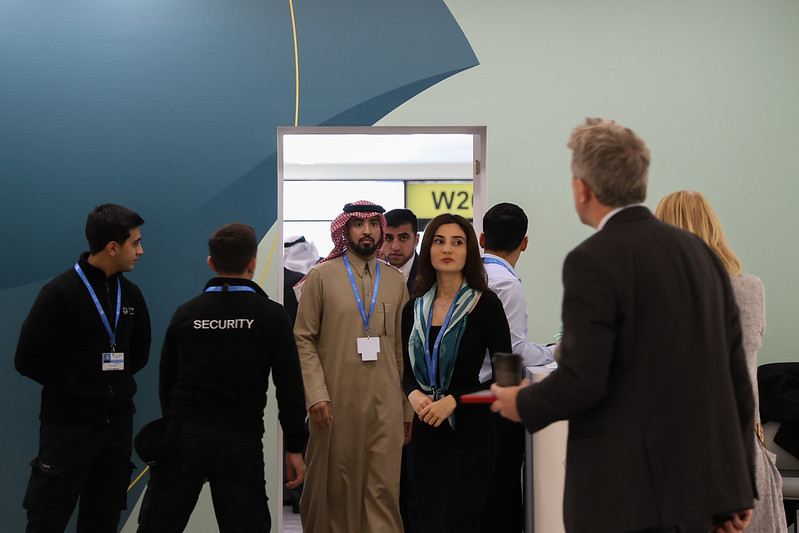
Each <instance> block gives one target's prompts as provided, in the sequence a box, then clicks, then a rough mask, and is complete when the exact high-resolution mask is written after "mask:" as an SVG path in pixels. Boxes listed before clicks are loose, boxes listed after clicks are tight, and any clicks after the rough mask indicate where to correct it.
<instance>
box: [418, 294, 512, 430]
mask: <svg viewBox="0 0 799 533" xmlns="http://www.w3.org/2000/svg"><path fill="white" fill-rule="evenodd" d="M414 302H415V300H411V301H409V302H408V303H407V304H405V308H404V309H403V311H402V341H403V344H402V351H403V355H404V361H405V372H404V374H403V379H402V386H403V389H404V391H405V394H406V395H408V394H410V393H411V392H412V391H413V390H415V389H418V388H419V384H418V383H417V382H416V377H415V376H414V375H413V369H412V368H411V361H410V356H409V353H408V339H409V338H410V335H411V331H412V330H413V304H414ZM467 321H468V322H467V323H466V329H465V330H464V332H463V338H462V339H461V344H460V347H459V348H458V358H457V361H456V362H455V368H454V369H453V370H452V377H451V378H450V383H449V391H447V393H448V394H452V395H453V396H454V397H455V400H456V401H457V403H458V406H459V407H460V404H461V401H460V395H461V394H467V393H470V392H475V391H477V390H480V389H487V388H488V387H489V385H490V383H483V384H481V383H480V368H482V365H483V361H484V360H485V355H486V349H488V350H489V351H490V352H491V354H492V355H493V354H494V353H496V352H510V351H511V344H510V330H509V328H508V319H507V318H506V317H505V310H504V309H503V308H502V302H500V300H499V298H498V297H497V295H496V294H494V293H493V292H488V291H486V292H484V293H483V294H482V295H481V296H480V300H479V301H478V302H477V304H476V305H475V306H474V309H473V310H472V312H471V313H469V316H468V318H467ZM439 329H440V327H436V326H433V327H432V328H431V330H432V331H431V333H430V335H431V336H432V337H433V339H435V335H436V334H437V333H438V330H439ZM455 412H456V413H457V409H456V411H455ZM456 416H457V415H456Z"/></svg>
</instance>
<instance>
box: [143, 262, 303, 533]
mask: <svg viewBox="0 0 799 533" xmlns="http://www.w3.org/2000/svg"><path fill="white" fill-rule="evenodd" d="M160 368H161V376H160V384H159V395H160V398H161V408H162V410H163V413H164V416H165V417H167V418H168V420H169V422H168V423H169V425H170V428H169V429H168V430H167V434H168V435H171V439H172V441H173V442H172V444H171V445H170V448H171V451H170V452H169V453H168V455H167V458H166V459H164V460H163V461H161V462H160V463H159V464H156V465H154V466H153V468H152V475H151V477H150V481H149V483H148V485H147V492H146V494H145V497H144V501H143V503H142V511H141V514H140V516H139V531H140V532H151V531H157V532H168V531H183V529H184V528H185V527H186V524H187V523H188V520H189V517H190V516H191V512H192V510H193V509H194V506H195V504H196V502H197V497H198V496H199V493H200V490H201V488H202V485H203V482H204V480H205V479H206V478H207V479H208V480H209V481H210V484H211V495H212V498H213V502H214V512H215V513H216V518H217V522H218V523H219V528H220V531H248V532H249V531H268V530H269V528H270V523H271V520H270V516H269V510H268V507H267V497H266V491H265V488H264V485H265V481H264V460H263V443H262V436H263V432H264V424H263V413H264V407H265V406H266V390H267V388H268V386H269V374H270V371H274V375H273V380H274V383H275V386H276V388H277V390H276V396H277V402H278V409H279V414H278V418H279V420H280V424H281V426H282V427H283V431H284V439H285V449H286V451H287V452H292V453H299V452H301V451H302V448H303V445H304V443H305V441H306V439H307V433H306V430H305V425H304V419H305V394H304V392H303V387H302V374H301V372H300V363H299V358H298V356H297V347H296V345H295V343H294V335H293V332H292V328H291V324H290V322H289V317H288V314H287V313H286V310H285V309H284V308H283V307H282V306H281V305H280V304H278V303H276V302H273V301H271V300H270V299H269V298H268V297H267V295H266V293H264V292H263V290H261V288H260V287H259V286H258V285H256V284H255V283H253V282H251V281H249V280H245V279H239V278H214V279H212V280H211V281H209V282H208V284H207V285H206V289H205V292H203V293H202V294H201V295H199V296H197V297H196V298H194V299H193V300H191V301H189V302H188V303H186V304H184V305H182V306H180V307H179V308H178V309H177V311H176V312H175V314H174V316H173V317H172V321H171V322H170V325H169V329H168V330H167V333H166V337H165V339H164V346H163V350H162V352H161V367H160Z"/></svg>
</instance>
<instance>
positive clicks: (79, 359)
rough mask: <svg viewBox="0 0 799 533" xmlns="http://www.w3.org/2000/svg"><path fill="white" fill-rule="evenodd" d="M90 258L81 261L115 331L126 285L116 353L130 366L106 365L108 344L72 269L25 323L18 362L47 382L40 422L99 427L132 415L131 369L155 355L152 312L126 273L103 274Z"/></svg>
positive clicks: (22, 370) (21, 368)
mask: <svg viewBox="0 0 799 533" xmlns="http://www.w3.org/2000/svg"><path fill="white" fill-rule="evenodd" d="M88 256H89V254H88V252H86V253H84V254H82V255H81V256H80V259H79V261H78V262H79V264H80V267H81V269H82V270H83V272H84V273H85V274H86V278H87V279H88V280H89V282H90V283H91V285H92V287H93V288H94V291H95V293H96V294H97V298H98V300H99V301H100V303H101V304H102V306H103V309H104V311H105V314H106V316H107V317H108V318H109V322H110V323H111V325H112V328H113V322H114V317H115V312H116V298H117V279H119V281H120V284H121V289H122V304H121V310H120V316H119V323H118V325H117V329H116V351H117V352H122V353H124V354H125V368H124V370H113V371H105V372H104V371H103V370H102V354H103V353H105V352H109V351H110V349H111V345H110V341H109V338H108V333H107V332H106V330H105V327H104V326H103V322H102V321H101V318H100V314H99V313H98V311H97V308H96V307H95V305H94V302H93V300H92V298H91V296H90V294H89V291H88V289H87V288H86V286H85V285H84V283H83V281H82V280H81V278H80V277H79V276H78V273H77V272H76V271H75V269H74V268H70V269H69V270H67V271H66V272H64V273H62V274H60V275H58V276H56V277H55V278H53V280H51V281H50V282H48V283H47V284H46V285H45V286H44V287H43V288H42V290H41V291H40V292H39V296H38V297H37V298H36V301H35V302H34V304H33V307H32V308H31V310H30V313H28V317H27V318H26V319H25V322H23V324H22V330H21V331H20V334H19V342H18V344H17V352H16V356H15V359H14V365H15V367H16V369H17V371H18V372H19V373H20V374H22V375H23V376H27V377H29V378H31V379H33V380H35V381H37V382H39V383H41V384H42V385H43V386H44V387H43V388H42V406H41V412H40V414H39V418H40V419H41V421H42V422H48V423H59V424H69V425H86V424H101V423H107V422H113V421H117V420H123V419H125V418H129V417H131V416H132V415H133V413H134V412H135V408H134V406H133V395H134V394H135V393H136V382H135V380H134V379H133V374H135V373H136V372H138V371H139V370H141V369H142V368H143V367H144V365H145V364H147V359H148V357H149V354H150V314H149V312H148V310H147V305H146V304H145V302H144V297H143V296H142V294H141V291H140V290H139V288H138V287H137V286H136V285H135V284H134V283H133V282H131V281H129V280H128V279H126V278H125V277H124V276H123V275H122V274H121V273H120V274H115V275H113V276H111V277H110V278H107V279H106V276H105V273H104V272H103V271H102V270H100V269H99V268H96V267H94V266H92V265H90V264H89V263H88V262H87V258H88Z"/></svg>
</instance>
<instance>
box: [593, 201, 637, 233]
mask: <svg viewBox="0 0 799 533" xmlns="http://www.w3.org/2000/svg"><path fill="white" fill-rule="evenodd" d="M642 205H644V204H642V203H641V204H630V205H623V206H621V207H617V208H615V209H613V210H611V211H609V212H608V214H606V215H605V216H604V217H602V220H600V221H599V224H598V225H597V227H596V230H597V231H599V230H601V229H602V228H604V227H605V224H607V222H608V220H610V219H611V217H613V215H615V214H616V213H618V212H619V211H622V210H624V209H629V208H630V207H638V206H642Z"/></svg>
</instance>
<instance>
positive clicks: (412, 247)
mask: <svg viewBox="0 0 799 533" xmlns="http://www.w3.org/2000/svg"><path fill="white" fill-rule="evenodd" d="M418 245H419V220H418V219H417V218H416V215H415V214H414V213H413V211H411V210H410V209H392V210H391V211H389V212H387V213H386V235H385V237H384V238H383V246H382V247H381V249H380V253H381V255H382V256H383V258H384V259H385V260H386V261H388V264H390V265H391V266H393V267H395V268H397V269H399V271H400V272H402V275H403V276H405V284H406V285H407V287H408V295H409V296H410V297H411V298H413V290H414V288H415V287H416V271H417V269H418V267H419V255H418V254H417V253H416V247H417V246H418ZM400 514H401V515H402V525H403V528H404V531H405V533H416V532H417V531H419V526H418V524H417V523H416V500H415V498H414V495H413V481H412V480H411V469H410V459H409V457H408V447H407V446H405V447H403V448H402V470H401V472H400Z"/></svg>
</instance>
